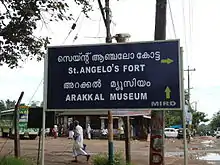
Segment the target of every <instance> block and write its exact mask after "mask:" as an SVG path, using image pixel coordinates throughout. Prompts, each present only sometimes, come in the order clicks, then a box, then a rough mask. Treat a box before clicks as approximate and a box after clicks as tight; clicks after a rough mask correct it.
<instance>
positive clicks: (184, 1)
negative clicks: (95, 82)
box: [0, 0, 220, 118]
mask: <svg viewBox="0 0 220 165" xmlns="http://www.w3.org/2000/svg"><path fill="white" fill-rule="evenodd" d="M155 2H156V0H151V1H146V0H136V1H134V0H119V1H117V0H111V3H110V5H111V10H112V22H113V23H112V25H111V33H112V35H114V34H117V33H129V34H130V35H131V38H130V41H152V40H153V39H154V23H155ZM169 4H170V5H169ZM93 5H94V6H93V7H94V11H93V12H90V13H89V15H90V19H88V18H86V17H85V16H83V14H81V15H80V17H79V21H78V23H77V27H76V29H75V30H74V31H73V32H71V34H70V35H69V36H68V37H67V35H68V33H69V31H70V28H71V26H72V23H73V22H67V21H64V22H53V23H49V24H47V25H45V24H43V23H42V22H39V23H38V27H39V28H38V29H37V30H36V31H35V34H36V35H37V36H50V37H51V38H52V39H51V45H64V44H68V45H69V44H74V45H77V44H95V43H104V42H105V38H104V37H105V27H104V24H103V21H102V17H101V14H100V11H99V10H98V5H97V2H96V1H95V2H93ZM219 6H220V1H219V0H209V1H207V0H169V3H168V8H167V39H180V41H181V46H182V47H183V49H184V55H183V59H184V69H187V67H188V66H190V68H192V69H193V68H195V69H196V71H193V72H191V73H190V78H191V79H190V84H191V87H192V88H193V89H192V90H191V102H192V105H193V106H194V105H195V104H194V102H195V101H196V102H197V103H198V104H197V110H199V111H202V112H205V113H206V114H208V117H209V118H211V117H212V115H213V114H214V113H216V112H217V111H218V110H219V108H220V106H219V103H218V101H219V100H220V95H219V93H220V76H218V74H216V73H217V71H218V70H220V65H219V61H220V56H219V55H218V47H219V43H218V38H220V31H219V29H220V21H219V20H218V19H217V21H215V18H216V16H219V15H220V10H219ZM169 7H170V8H169ZM170 9H171V10H170ZM71 12H72V13H73V14H74V16H75V18H77V17H78V15H79V13H80V8H79V7H76V5H72V6H71ZM45 17H46V16H45ZM77 34H78V39H77V40H75V41H74V37H75V36H76V35H77ZM66 37H67V39H65V38H66ZM21 66H22V67H21V68H17V69H13V70H12V69H9V68H7V66H1V67H0V91H1V92H0V100H6V99H11V100H17V99H18V97H19V94H20V93H21V91H24V98H23V102H25V103H30V102H31V101H42V100H43V81H42V79H43V73H44V68H43V67H44V66H43V61H41V62H36V61H31V60H29V59H27V60H26V61H25V62H24V63H21ZM184 78H185V81H184V87H185V88H187V81H186V80H187V72H185V74H184Z"/></svg>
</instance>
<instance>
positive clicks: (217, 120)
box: [209, 110, 220, 130]
mask: <svg viewBox="0 0 220 165" xmlns="http://www.w3.org/2000/svg"><path fill="white" fill-rule="evenodd" d="M209 125H210V127H211V128H212V130H216V128H218V127H220V110H219V111H218V112H217V113H215V114H214V115H213V117H212V119H211V121H210V123H209Z"/></svg>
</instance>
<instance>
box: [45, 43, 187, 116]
mask: <svg viewBox="0 0 220 165" xmlns="http://www.w3.org/2000/svg"><path fill="white" fill-rule="evenodd" d="M158 42H159V43H163V42H178V55H177V56H178V57H177V58H178V66H179V68H178V73H179V82H178V83H179V102H180V108H158V107H156V108H150V110H183V101H182V100H183V99H184V98H183V91H184V88H183V60H182V57H181V53H180V40H179V39H174V40H160V41H143V42H127V43H103V44H83V45H65V46H48V48H47V54H46V56H45V58H44V88H43V89H44V90H43V100H44V111H71V112H79V111H82V110H83V112H84V113H85V114H86V113H87V112H91V111H92V112H97V111H105V112H107V111H108V110H111V111H118V110H120V111H142V110H146V109H147V108H148V107H146V108H120V109H119V108H117V109H109V108H108V109H94V108H91V109H84V108H83V109H48V108H47V98H48V97H47V96H48V95H47V94H48V62H49V61H48V49H49V48H59V47H62V48H65V47H85V46H99V45H100V46H101V45H126V44H138V43H146V44H147V43H158ZM148 109H149V108H148Z"/></svg>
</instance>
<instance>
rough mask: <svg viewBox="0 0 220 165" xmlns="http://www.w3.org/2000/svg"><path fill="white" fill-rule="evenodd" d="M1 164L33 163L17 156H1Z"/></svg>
mask: <svg viewBox="0 0 220 165" xmlns="http://www.w3.org/2000/svg"><path fill="white" fill-rule="evenodd" d="M0 165H31V163H30V162H28V161H26V160H24V159H17V158H15V157H2V158H0Z"/></svg>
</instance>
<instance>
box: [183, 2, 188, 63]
mask: <svg viewBox="0 0 220 165" xmlns="http://www.w3.org/2000/svg"><path fill="white" fill-rule="evenodd" d="M184 1H185V0H182V13H183V14H182V15H183V31H184V32H183V33H184V43H185V50H186V51H185V52H186V63H187V65H188V64H189V51H188V44H187V37H186V18H185V3H184Z"/></svg>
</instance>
